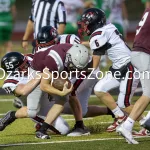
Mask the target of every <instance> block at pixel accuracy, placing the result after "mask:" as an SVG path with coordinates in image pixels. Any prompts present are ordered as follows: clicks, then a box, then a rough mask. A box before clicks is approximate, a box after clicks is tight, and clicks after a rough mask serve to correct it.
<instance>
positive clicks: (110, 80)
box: [94, 72, 126, 122]
mask: <svg viewBox="0 0 150 150" xmlns="http://www.w3.org/2000/svg"><path fill="white" fill-rule="evenodd" d="M119 85H120V82H119V81H118V80H116V79H115V78H114V77H113V76H112V73H111V72H108V73H107V74H106V75H105V77H104V78H103V79H102V80H100V81H99V82H98V83H97V84H96V86H95V87H94V92H95V94H96V96H97V97H98V98H99V100H101V101H102V102H103V103H104V104H105V105H106V106H107V107H108V108H109V109H110V110H111V111H112V113H113V114H114V116H116V118H117V122H122V121H123V120H124V119H125V118H126V116H125V114H124V112H123V111H122V110H121V109H120V108H119V107H118V106H117V104H116V102H115V100H114V98H113V97H112V96H111V95H110V94H109V93H108V91H110V90H111V89H113V88H116V87H119Z"/></svg>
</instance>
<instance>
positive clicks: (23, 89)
mask: <svg viewBox="0 0 150 150" xmlns="http://www.w3.org/2000/svg"><path fill="white" fill-rule="evenodd" d="M40 80H41V79H40V78H39V76H36V77H35V78H34V79H32V80H30V81H29V82H28V83H27V84H18V85H17V87H16V88H15V90H14V91H13V94H14V95H15V96H20V95H22V96H26V95H28V94H29V93H31V92H32V90H33V89H34V88H35V87H36V86H37V85H38V84H39V83H40Z"/></svg>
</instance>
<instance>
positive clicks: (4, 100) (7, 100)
mask: <svg viewBox="0 0 150 150" xmlns="http://www.w3.org/2000/svg"><path fill="white" fill-rule="evenodd" d="M12 101H13V99H0V102H12Z"/></svg>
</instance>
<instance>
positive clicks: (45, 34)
mask: <svg viewBox="0 0 150 150" xmlns="http://www.w3.org/2000/svg"><path fill="white" fill-rule="evenodd" d="M36 43H37V50H40V51H44V49H46V48H47V47H51V46H52V44H58V43H71V44H77V43H80V39H79V38H78V37H77V36H75V35H73V34H64V35H60V36H58V34H57V31H56V30H55V29H54V28H53V27H51V26H45V27H42V28H41V30H40V31H39V33H38V35H37V41H36ZM91 60H92V59H90V60H89V65H88V67H89V68H91V67H92V65H91V64H92V61H91ZM90 65H91V66H90ZM98 72H99V67H98V68H97V69H96V70H95V71H94V72H93V73H92V75H90V78H91V79H88V77H89V76H88V77H87V79H84V80H83V79H82V78H83V77H82V76H80V77H81V78H79V79H77V80H76V79H71V81H73V80H74V81H73V83H74V90H73V91H72V93H71V95H74V96H75V95H76V96H77V98H78V99H79V101H80V104H81V107H82V115H83V117H93V116H99V115H103V114H107V113H108V114H110V113H111V111H109V110H108V109H107V108H106V107H99V106H95V105H94V106H90V105H89V106H88V99H89V97H90V95H91V93H92V89H93V87H94V85H95V84H96V82H97V81H98V79H97V77H96V74H97V73H98ZM63 113H66V114H68V113H69V114H72V112H71V109H70V106H69V104H68V103H66V104H65V108H64V110H63ZM111 114H112V113H111ZM74 133H75V132H73V131H72V133H70V134H69V135H74Z"/></svg>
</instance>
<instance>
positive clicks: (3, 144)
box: [0, 96, 150, 150]
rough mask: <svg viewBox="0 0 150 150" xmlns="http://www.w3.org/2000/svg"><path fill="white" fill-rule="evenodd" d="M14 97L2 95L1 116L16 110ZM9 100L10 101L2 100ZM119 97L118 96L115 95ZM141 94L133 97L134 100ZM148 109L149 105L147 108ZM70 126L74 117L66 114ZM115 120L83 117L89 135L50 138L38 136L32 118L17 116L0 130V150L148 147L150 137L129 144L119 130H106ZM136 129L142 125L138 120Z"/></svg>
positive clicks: (142, 149)
mask: <svg viewBox="0 0 150 150" xmlns="http://www.w3.org/2000/svg"><path fill="white" fill-rule="evenodd" d="M12 98H13V96H0V115H1V116H0V117H2V116H3V114H4V113H6V112H7V111H8V110H15V108H14V107H13V106H12V101H9V100H11V99H12ZM4 99H7V101H2V100H4ZM115 99H116V96H115ZM137 99H138V97H134V98H133V102H134V101H136V100H137ZM89 104H93V105H94V104H96V105H102V104H101V103H100V102H99V101H98V100H97V98H95V97H94V98H91V99H90V100H89ZM147 109H149V108H147ZM63 117H64V118H65V119H66V120H67V121H68V123H69V125H70V126H71V127H73V125H74V119H73V116H68V115H65V116H63ZM112 121H113V119H112V118H111V117H110V116H99V117H94V118H86V119H84V123H85V125H86V126H87V127H88V128H89V129H90V131H91V135H90V136H83V137H74V138H71V137H66V136H60V135H54V134H53V135H51V139H49V140H41V139H36V138H35V129H34V123H33V122H32V121H31V120H30V119H18V120H16V121H15V122H14V123H12V124H11V125H10V126H8V127H7V128H6V129H5V130H4V131H2V132H0V150H5V149H6V150H7V149H8V150H9V149H11V150H24V149H26V150H37V149H41V150H42V149H43V150H67V149H70V150H78V149H79V150H94V149H95V150H115V149H118V150H126V149H131V150H132V149H133V150H148V149H149V146H150V138H149V137H148V138H140V139H137V140H138V141H139V142H140V144H139V145H129V144H127V143H126V142H125V140H124V139H123V138H122V137H121V136H118V134H117V133H115V132H114V133H107V132H106V131H105V130H106V128H107V126H108V125H109V124H110V123H111V122H112ZM134 129H135V130H139V129H140V127H139V125H138V123H136V125H135V127H134Z"/></svg>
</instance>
